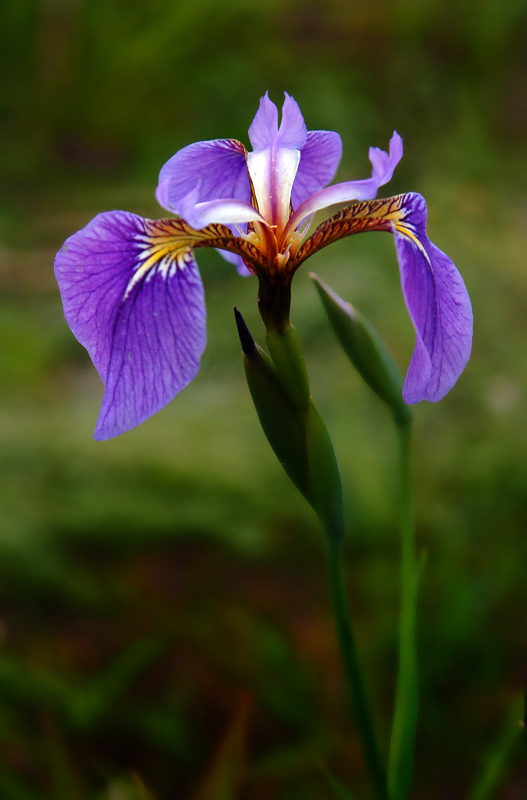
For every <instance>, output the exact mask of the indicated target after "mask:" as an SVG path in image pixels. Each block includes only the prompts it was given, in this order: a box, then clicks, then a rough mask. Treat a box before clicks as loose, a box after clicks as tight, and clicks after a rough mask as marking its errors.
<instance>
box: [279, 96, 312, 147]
mask: <svg viewBox="0 0 527 800" xmlns="http://www.w3.org/2000/svg"><path fill="white" fill-rule="evenodd" d="M306 139H307V128H306V123H305V122H304V117H303V116H302V112H301V111H300V108H299V106H298V103H297V102H296V100H293V98H292V97H291V96H290V95H288V94H287V92H286V93H285V100H284V104H283V106H282V121H281V122H280V128H279V130H278V134H277V137H276V144H277V145H279V146H280V147H288V148H291V149H293V150H301V149H302V148H303V146H304V145H305V143H306Z"/></svg>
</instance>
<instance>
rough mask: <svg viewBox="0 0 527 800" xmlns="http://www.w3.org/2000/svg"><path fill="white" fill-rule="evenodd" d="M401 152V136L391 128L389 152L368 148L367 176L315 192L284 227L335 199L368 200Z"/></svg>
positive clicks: (342, 200) (290, 226) (334, 202)
mask: <svg viewBox="0 0 527 800" xmlns="http://www.w3.org/2000/svg"><path fill="white" fill-rule="evenodd" d="M402 154H403V142H402V139H401V137H400V136H399V134H398V133H396V132H394V134H393V136H392V138H391V140H390V151H389V153H386V152H385V151H384V150H380V149H379V148H377V147H371V148H370V161H371V163H372V167H373V169H372V174H371V178H365V179H364V180H360V181H346V182H345V183H335V184H334V185H333V186H328V187H327V188H326V189H321V190H320V191H318V192H315V193H314V194H312V195H311V196H310V197H308V198H307V199H306V200H304V201H303V202H302V203H301V204H300V206H299V207H298V208H297V209H296V211H295V213H294V214H293V216H292V217H291V219H290V221H289V224H288V229H294V228H296V227H298V225H300V223H301V222H302V220H303V219H305V218H306V217H308V216H310V215H311V214H313V213H314V212H315V211H319V210H320V209H321V208H327V207H328V206H332V205H335V204H336V203H349V202H350V201H351V200H372V199H373V198H374V197H375V195H376V194H377V192H378V190H379V186H383V185H384V184H385V183H388V181H389V180H391V177H392V175H393V171H394V169H395V167H396V166H397V164H398V163H399V161H400V160H401V158H402Z"/></svg>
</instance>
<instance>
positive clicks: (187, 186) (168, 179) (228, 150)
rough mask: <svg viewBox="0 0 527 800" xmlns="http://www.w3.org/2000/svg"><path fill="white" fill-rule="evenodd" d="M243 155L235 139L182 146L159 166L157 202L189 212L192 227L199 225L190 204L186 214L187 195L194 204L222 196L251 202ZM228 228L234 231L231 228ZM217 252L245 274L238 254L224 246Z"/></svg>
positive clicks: (221, 197)
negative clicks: (226, 250)
mask: <svg viewBox="0 0 527 800" xmlns="http://www.w3.org/2000/svg"><path fill="white" fill-rule="evenodd" d="M245 156H246V151H245V147H244V146H243V145H242V144H241V142H238V141H237V140H236V139H214V140H211V141H208V142H196V143H195V144H191V145H189V146H188V147H184V148H183V149H182V150H179V151H178V152H177V153H176V154H175V155H174V156H172V158H171V159H169V161H167V162H166V164H165V165H164V166H163V167H162V168H161V172H160V174H159V185H158V187H157V190H156V198H157V202H158V203H159V204H160V205H161V206H163V208H166V209H167V210H168V211H173V212H175V213H177V214H181V215H182V216H183V217H186V216H189V222H190V223H191V224H192V225H193V226H194V227H200V225H199V222H200V220H199V218H195V215H193V214H192V211H193V210H194V209H193V208H192V209H191V213H190V214H187V212H188V207H189V197H191V198H192V202H193V205H194V206H195V205H196V204H197V203H202V202H207V201H211V200H219V199H224V198H234V199H236V200H239V201H241V202H243V203H247V204H250V202H251V186H250V183H249V174H248V172H247V163H246V160H245ZM190 217H192V218H193V221H192V220H191V219H190ZM196 223H198V224H196ZM231 230H232V231H233V233H234V232H235V231H234V228H231ZM219 253H220V255H222V256H223V258H225V259H226V260H227V261H230V262H231V263H233V264H235V266H236V268H237V270H238V272H239V273H240V274H241V275H245V274H247V270H246V269H245V267H244V265H243V261H242V259H241V258H240V257H239V256H237V255H235V254H233V253H232V254H231V253H226V252H225V251H223V250H220V251H219Z"/></svg>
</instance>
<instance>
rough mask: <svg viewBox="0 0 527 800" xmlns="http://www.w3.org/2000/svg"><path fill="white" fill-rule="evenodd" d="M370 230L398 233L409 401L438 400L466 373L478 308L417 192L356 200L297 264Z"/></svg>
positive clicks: (315, 236)
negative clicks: (407, 322)
mask: <svg viewBox="0 0 527 800" xmlns="http://www.w3.org/2000/svg"><path fill="white" fill-rule="evenodd" d="M365 231H387V232H389V233H393V234H394V237H395V245H396V250H397V258H398V261H399V270H400V274H401V286H402V290H403V295H404V299H405V302H406V306H407V308H408V313H409V314H410V318H411V320H412V323H413V326H414V328H415V333H416V338H415V348H414V352H413V355H412V358H411V361H410V366H409V368H408V372H407V375H406V379H405V382H404V387H403V398H404V400H405V402H406V403H419V402H420V401H421V400H429V401H430V402H436V401H438V400H441V398H442V397H444V395H445V394H446V393H447V392H448V391H450V389H451V388H452V386H453V385H454V384H455V382H456V381H457V379H458V378H459V376H460V375H461V373H462V372H463V370H464V368H465V366H466V364H467V361H468V359H469V356H470V349H471V345H472V308H471V305H470V298H469V296H468V293H467V290H466V288H465V284H464V283H463V278H462V277H461V275H460V274H459V272H458V270H457V269H456V267H455V266H454V264H453V263H452V261H451V260H450V258H449V257H448V256H447V255H445V253H443V252H442V251H441V250H440V249H439V248H438V247H436V246H435V245H434V244H432V242H431V241H430V239H429V238H428V236H427V233H426V203H425V201H424V198H423V197H421V195H419V194H416V193H414V192H411V193H409V194H401V195H396V196H395V197H388V198H385V199H382V200H369V201H364V202H361V203H354V204H353V205H352V206H350V207H349V208H344V209H342V211H339V212H338V213H337V214H335V215H334V216H333V217H331V219H329V220H326V222H323V223H322V224H321V225H319V226H318V227H317V228H316V230H315V231H314V232H313V233H312V234H311V236H310V237H309V238H308V239H307V240H306V241H305V242H304V244H303V245H302V247H301V248H300V250H299V251H298V253H297V255H296V258H295V262H296V264H295V268H298V266H299V265H300V264H301V263H302V262H303V261H305V260H306V258H309V256H311V255H313V253H316V252H318V251H319V250H321V249H322V248H323V247H327V246H328V245H329V244H331V243H332V242H335V241H337V240H338V239H343V238H344V237H346V236H352V235H353V234H356V233H363V232H365Z"/></svg>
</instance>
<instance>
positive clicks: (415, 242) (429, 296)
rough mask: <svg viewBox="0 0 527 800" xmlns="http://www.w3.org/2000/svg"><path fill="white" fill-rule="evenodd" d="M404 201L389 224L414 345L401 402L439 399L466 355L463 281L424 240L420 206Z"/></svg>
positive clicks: (419, 201)
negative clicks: (398, 219)
mask: <svg viewBox="0 0 527 800" xmlns="http://www.w3.org/2000/svg"><path fill="white" fill-rule="evenodd" d="M403 198H404V205H403V208H404V212H405V213H404V221H403V222H400V223H398V222H395V223H393V229H394V236H395V245H396V249H397V257H398V261H399V269H400V272H401V286H402V290H403V295H404V299H405V302H406V306H407V308H408V312H409V314H410V317H411V320H412V322H413V325H414V328H415V332H416V340H415V349H414V352H413V355H412V358H411V361H410V366H409V368H408V372H407V374H406V379H405V382H404V388H403V398H404V400H405V402H406V403H419V402H420V401H421V400H429V401H430V402H432V403H435V402H437V401H438V400H441V398H442V397H444V395H445V394H446V393H447V392H448V391H450V389H451V388H452V386H453V385H454V384H455V382H456V381H457V379H458V378H459V376H460V375H461V373H462V372H463V370H464V368H465V366H466V363H467V361H468V359H469V356H470V350H471V345H472V308H471V304H470V298H469V296H468V293H467V290H466V288H465V284H464V282H463V278H462V277H461V275H460V274H459V272H458V270H457V269H456V267H455V266H454V264H453V262H452V261H451V260H450V258H449V257H448V256H447V255H445V253H443V252H442V251H441V250H440V249H439V248H438V247H436V246H435V245H434V244H432V242H431V241H430V240H429V239H428V237H427V235H426V203H425V201H424V198H423V197H421V195H419V194H415V193H410V194H407V195H404V196H403Z"/></svg>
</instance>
